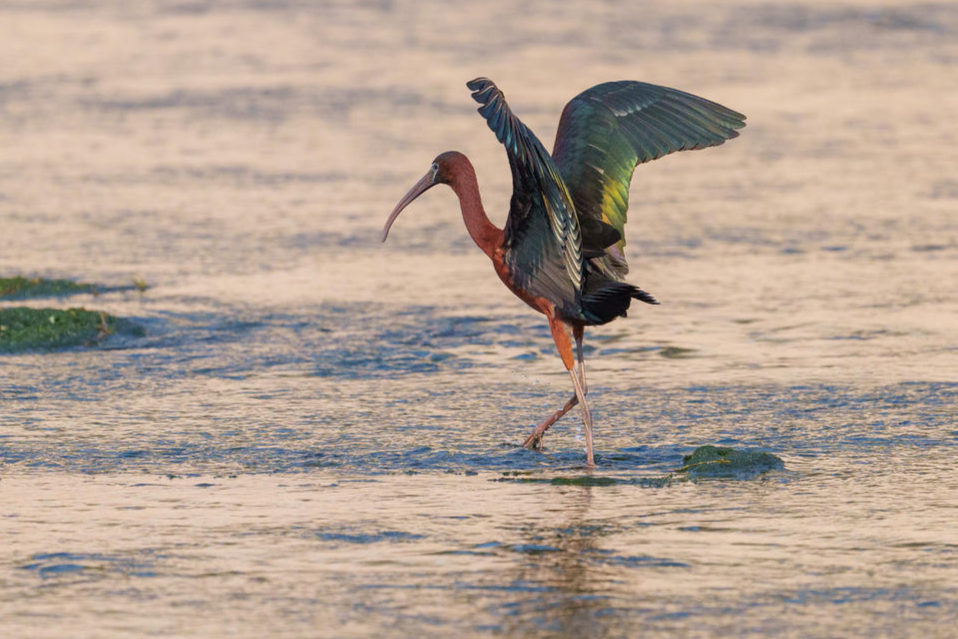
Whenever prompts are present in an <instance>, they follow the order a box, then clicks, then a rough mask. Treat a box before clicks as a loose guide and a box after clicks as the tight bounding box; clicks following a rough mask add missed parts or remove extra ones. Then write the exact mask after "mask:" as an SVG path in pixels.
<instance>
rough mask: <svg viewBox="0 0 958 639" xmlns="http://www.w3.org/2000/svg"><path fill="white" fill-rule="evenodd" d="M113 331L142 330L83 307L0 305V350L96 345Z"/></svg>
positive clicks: (135, 332)
mask: <svg viewBox="0 0 958 639" xmlns="http://www.w3.org/2000/svg"><path fill="white" fill-rule="evenodd" d="M117 332H123V333H130V334H134V335H141V334H142V333H143V331H142V329H141V328H139V327H138V326H136V325H135V324H133V323H132V322H130V321H129V320H124V319H121V318H118V317H114V316H113V315H109V314H107V313H104V312H102V311H88V310H86V309H83V308H70V309H67V310H56V309H51V308H43V309H38V308H23V307H17V308H2V309H0V353H9V352H13V351H23V350H31V349H54V348H67V347H70V346H96V345H98V344H99V343H100V342H102V341H103V340H105V339H106V338H108V337H110V336H111V335H113V334H115V333H117Z"/></svg>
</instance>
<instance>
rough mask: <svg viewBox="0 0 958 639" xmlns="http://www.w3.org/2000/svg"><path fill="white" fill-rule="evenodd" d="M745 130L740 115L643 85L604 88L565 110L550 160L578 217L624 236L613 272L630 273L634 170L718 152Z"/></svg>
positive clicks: (613, 84)
mask: <svg viewBox="0 0 958 639" xmlns="http://www.w3.org/2000/svg"><path fill="white" fill-rule="evenodd" d="M743 126H745V116H744V115H742V114H741V113H738V112H736V111H733V110H731V109H729V108H727V107H724V106H722V105H720V104H717V103H715V102H712V101H710V100H706V99H704V98H700V97H698V96H695V95H692V94H691V93H685V92H684V91H678V90H676V89H670V88H667V87H662V86H657V85H654V84H647V83H644V82H631V81H623V82H607V83H605V84H599V85H597V86H594V87H592V88H591V89H588V90H586V91H583V92H582V93H580V94H579V95H578V96H576V97H575V98H573V99H572V101H570V102H569V104H567V105H566V107H565V109H564V110H563V112H562V118H561V120H560V122H559V129H558V133H557V134H556V142H555V148H554V149H553V152H552V157H553V160H554V162H555V166H556V167H557V168H558V171H559V173H560V175H561V176H562V179H563V180H564V182H565V184H566V185H567V187H568V189H569V192H570V193H571V195H572V201H573V206H574V210H575V212H576V213H577V214H578V215H579V216H580V217H582V218H585V217H590V218H592V219H596V220H600V221H602V222H605V223H606V224H609V225H611V226H612V227H614V228H615V229H616V230H617V231H618V232H619V236H620V238H621V239H620V240H619V241H618V243H617V247H618V251H617V255H616V258H615V259H614V260H609V263H608V264H607V266H608V267H609V268H610V270H611V271H612V272H613V273H614V274H616V275H624V274H625V273H627V272H628V266H627V265H626V264H625V260H624V259H623V257H622V255H623V253H622V248H623V247H624V246H625V223H626V219H627V212H628V208H629V185H630V183H631V181H632V173H633V172H634V171H635V167H636V166H637V165H639V164H642V163H643V162H649V161H651V160H655V159H658V158H660V157H662V156H664V155H668V154H669V153H674V152H676V151H685V150H693V149H704V148H707V147H711V146H717V145H719V144H722V143H723V142H725V141H726V140H729V139H731V138H734V137H737V136H738V129H740V128H742V127H743ZM585 240H586V241H588V238H585Z"/></svg>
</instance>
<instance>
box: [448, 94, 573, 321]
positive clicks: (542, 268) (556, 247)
mask: <svg viewBox="0 0 958 639" xmlns="http://www.w3.org/2000/svg"><path fill="white" fill-rule="evenodd" d="M467 86H468V87H469V88H470V89H471V90H472V97H473V98H474V99H475V100H476V102H478V103H479V104H480V105H482V106H480V107H479V113H480V114H481V115H482V117H484V118H485V119H486V122H488V124H489V128H490V129H492V131H493V132H494V133H495V134H496V139H498V140H499V142H501V143H502V145H503V146H505V148H506V154H507V155H508V156H509V167H510V168H511V169H512V201H511V203H510V207H509V218H508V220H507V222H506V228H505V241H506V246H507V247H508V249H509V258H508V259H509V262H510V270H511V272H512V276H513V278H514V280H515V281H516V283H517V284H519V286H521V287H522V288H523V289H525V290H527V291H529V292H531V293H533V294H535V295H538V296H542V297H545V298H547V299H549V300H551V301H552V302H554V303H556V305H558V306H566V307H567V308H569V309H572V308H578V296H579V292H580V290H581V287H582V281H583V268H584V265H583V258H582V251H581V245H582V238H581V233H580V229H579V220H578V218H577V217H576V213H575V209H574V207H573V204H572V196H571V195H570V193H569V190H568V189H567V188H566V185H565V184H564V183H563V181H562V177H561V175H560V173H559V171H558V169H557V168H556V165H555V163H554V162H553V161H552V157H551V156H550V155H549V153H548V151H546V150H545V147H543V146H542V143H541V142H540V141H539V139H538V138H537V137H536V136H535V134H534V133H533V132H532V131H530V130H529V129H528V128H527V127H526V125H524V124H523V123H522V122H521V121H520V120H519V118H517V117H516V116H515V114H513V113H512V110H511V109H510V108H509V105H508V104H506V100H505V97H504V96H503V94H502V91H500V90H499V88H498V87H496V85H495V84H494V83H493V82H492V81H491V80H488V79H487V78H477V79H475V80H473V81H472V82H469V83H467Z"/></svg>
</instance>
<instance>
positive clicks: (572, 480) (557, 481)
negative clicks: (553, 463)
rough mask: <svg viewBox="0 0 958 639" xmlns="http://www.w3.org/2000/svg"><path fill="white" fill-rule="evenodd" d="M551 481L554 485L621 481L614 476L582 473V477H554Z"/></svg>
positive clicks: (584, 484) (613, 483) (592, 484)
mask: <svg viewBox="0 0 958 639" xmlns="http://www.w3.org/2000/svg"><path fill="white" fill-rule="evenodd" d="M549 483H550V484H552V485H553V486H614V485H615V484H617V483H619V482H618V481H616V480H615V479H613V478H612V477H592V476H591V475H582V476H580V477H553V478H552V480H551V481H549Z"/></svg>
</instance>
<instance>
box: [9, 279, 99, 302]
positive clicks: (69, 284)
mask: <svg viewBox="0 0 958 639" xmlns="http://www.w3.org/2000/svg"><path fill="white" fill-rule="evenodd" d="M96 292H97V288H96V286H94V285H93V284H82V283H77V282H73V281H70V280H47V279H43V278H40V277H32V278H27V277H22V276H20V275H18V276H16V277H0V300H22V299H27V298H31V297H63V296H65V295H76V294H78V293H94V294H95V293H96Z"/></svg>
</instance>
